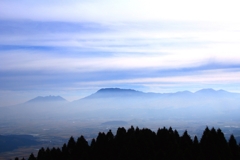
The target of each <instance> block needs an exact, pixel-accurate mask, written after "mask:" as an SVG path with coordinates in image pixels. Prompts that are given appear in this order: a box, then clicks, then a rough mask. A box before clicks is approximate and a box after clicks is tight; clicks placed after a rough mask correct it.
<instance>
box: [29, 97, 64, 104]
mask: <svg viewBox="0 0 240 160" xmlns="http://www.w3.org/2000/svg"><path fill="white" fill-rule="evenodd" d="M35 102H38V103H39V102H41V103H43V102H67V100H66V99H64V98H62V97H60V96H45V97H42V96H38V97H36V98H34V99H31V100H29V101H27V102H26V103H35Z"/></svg>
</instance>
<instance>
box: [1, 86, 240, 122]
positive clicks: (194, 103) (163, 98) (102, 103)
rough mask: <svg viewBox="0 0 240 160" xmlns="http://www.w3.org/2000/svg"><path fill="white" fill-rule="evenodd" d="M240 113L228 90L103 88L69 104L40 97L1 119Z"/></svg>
mask: <svg viewBox="0 0 240 160" xmlns="http://www.w3.org/2000/svg"><path fill="white" fill-rule="evenodd" d="M239 113H240V94H238V93H231V92H227V91H224V90H213V89H202V90H199V91H197V92H194V93H192V92H189V91H182V92H176V93H145V92H141V91H136V90H133V89H120V88H103V89H100V90H98V91H97V92H96V93H93V94H91V95H89V96H87V97H84V98H81V99H79V100H76V101H73V102H68V101H67V100H65V99H64V98H62V97H60V96H46V97H40V96H39V97H36V98H34V99H31V100H29V101H27V102H25V103H23V104H19V105H15V106H9V107H1V108H0V119H4V120H6V119H12V117H14V119H27V118H28V119H29V118H30V119H33V120H34V119H44V118H52V119H63V118H66V119H69V118H72V119H74V118H75V119H77V118H78V119H79V118H82V119H91V118H95V119H97V118H105V119H113V118H115V119H120V120H125V119H134V118H145V119H149V118H155V119H156V118H157V119H161V118H170V119H171V118H174V119H192V118H195V119H202V118H205V119H216V118H217V119H219V120H222V119H226V118H227V119H234V120H238V119H240V117H239V116H238V115H239Z"/></svg>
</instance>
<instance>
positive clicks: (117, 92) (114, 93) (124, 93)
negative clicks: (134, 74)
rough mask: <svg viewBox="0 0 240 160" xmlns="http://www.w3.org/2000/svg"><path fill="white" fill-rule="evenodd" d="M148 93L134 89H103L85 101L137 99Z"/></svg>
mask: <svg viewBox="0 0 240 160" xmlns="http://www.w3.org/2000/svg"><path fill="white" fill-rule="evenodd" d="M143 95H146V93H143V92H140V91H136V90H133V89H120V88H103V89H100V90H98V91H97V92H96V93H94V94H92V95H90V96H87V97H85V98H84V99H91V98H111V97H120V98H124V97H136V96H143Z"/></svg>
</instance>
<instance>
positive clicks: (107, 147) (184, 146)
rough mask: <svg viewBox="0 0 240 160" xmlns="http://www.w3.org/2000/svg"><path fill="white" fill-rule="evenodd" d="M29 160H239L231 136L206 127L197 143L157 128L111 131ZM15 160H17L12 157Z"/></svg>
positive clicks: (40, 151)
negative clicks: (227, 138) (155, 130)
mask: <svg viewBox="0 0 240 160" xmlns="http://www.w3.org/2000/svg"><path fill="white" fill-rule="evenodd" d="M28 159H29V160H55V159H57V160H95V159H99V160H112V159H116V160H122V159H133V160H135V159H136V160H141V159H142V160H145V159H164V160H165V159H180V160H192V159H196V160H202V159H206V160H208V159H209V160H210V159H211V160H212V159H214V160H215V159H233V160H236V159H240V147H239V145H237V142H236V139H235V137H234V136H233V135H231V136H230V138H229V141H227V140H226V139H225V137H224V134H223V133H222V131H221V130H220V129H218V130H217V131H216V130H215V129H214V128H212V129H211V130H209V128H208V127H206V129H205V130H204V132H203V135H202V137H201V139H200V142H199V141H198V138H197V136H194V138H193V139H192V138H191V137H190V135H189V134H188V132H187V131H185V132H184V133H183V135H182V136H179V134H178V132H177V131H176V130H174V131H173V129H172V128H171V127H170V128H169V129H167V128H165V127H164V128H159V129H158V131H157V133H155V132H153V131H151V130H150V129H147V128H143V129H139V128H138V127H136V128H134V127H133V126H131V127H130V128H129V129H128V130H126V129H125V128H118V130H117V132H116V135H115V136H114V135H113V133H112V131H111V130H109V131H108V132H107V133H104V132H99V134H98V136H97V137H96V139H92V142H91V145H90V146H89V145H88V142H87V141H86V139H85V138H84V137H83V136H80V137H79V138H78V139H77V141H75V140H74V138H73V137H70V139H69V141H68V143H67V144H63V146H62V148H61V149H60V148H55V147H53V148H52V149H49V148H46V149H44V148H41V149H40V150H39V151H38V154H37V156H36V157H35V156H34V155H33V154H30V156H29V158H28ZM15 160H18V158H17V157H16V158H15Z"/></svg>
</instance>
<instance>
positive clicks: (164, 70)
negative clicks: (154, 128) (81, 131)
mask: <svg viewBox="0 0 240 160" xmlns="http://www.w3.org/2000/svg"><path fill="white" fill-rule="evenodd" d="M238 6H239V5H238V1H233V0H228V1H227V0H218V1H216V0H201V1H192V0H181V1H178V0H168V1H159V0H121V1H120V0H119V1H117V0H116V1H112V0H111V1H110V0H101V1H99V0H87V1H86V0H85V1H83V0H78V1H77V0H68V1H64V0H51V1H47V0H41V1H40V0H36V1H32V0H21V1H19V0H11V1H9V0H1V1H0V106H8V105H14V104H18V103H22V102H25V101H27V100H29V99H32V98H34V97H36V96H47V95H56V96H57V95H60V96H62V97H64V98H66V99H67V100H69V101H73V100H77V99H80V98H82V97H85V96H87V95H89V94H92V93H94V92H96V91H97V90H99V89H101V88H108V87H109V88H111V87H114V88H115V87H118V88H131V89H135V90H139V91H144V92H158V93H169V92H177V91H185V90H188V91H192V92H195V91H197V90H200V89H202V88H213V89H216V90H218V89H224V90H227V91H231V92H240V53H239V52H240V19H239V15H240V10H239V8H238Z"/></svg>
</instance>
